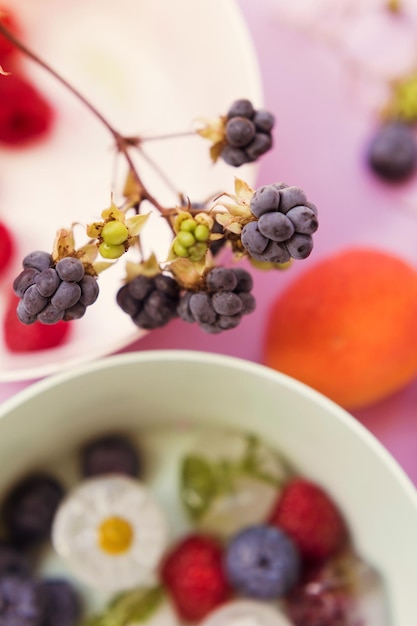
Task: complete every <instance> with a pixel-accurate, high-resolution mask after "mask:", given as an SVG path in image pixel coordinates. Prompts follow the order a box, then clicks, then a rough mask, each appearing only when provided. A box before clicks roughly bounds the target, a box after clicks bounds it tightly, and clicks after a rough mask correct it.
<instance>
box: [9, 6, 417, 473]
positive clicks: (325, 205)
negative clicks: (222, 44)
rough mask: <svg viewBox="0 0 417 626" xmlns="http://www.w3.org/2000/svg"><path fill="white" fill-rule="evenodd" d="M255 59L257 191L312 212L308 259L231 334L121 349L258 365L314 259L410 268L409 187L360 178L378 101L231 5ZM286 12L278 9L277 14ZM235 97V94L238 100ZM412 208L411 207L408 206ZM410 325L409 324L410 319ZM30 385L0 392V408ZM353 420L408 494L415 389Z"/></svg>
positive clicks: (416, 230) (254, 11)
mask: <svg viewBox="0 0 417 626" xmlns="http://www.w3.org/2000/svg"><path fill="white" fill-rule="evenodd" d="M238 4H239V5H240V7H241V9H242V11H243V15H244V18H245V20H246V21H247V26H248V29H249V31H250V34H251V36H252V39H253V42H254V46H255V49H256V53H257V55H258V59H259V64H260V70H261V74H262V79H263V84H264V100H265V106H266V108H268V109H270V110H271V111H273V112H274V113H275V115H276V117H277V125H276V130H275V146H274V149H273V151H272V152H271V153H269V154H268V155H266V156H265V157H264V158H263V160H262V162H261V167H260V171H259V176H258V181H257V183H258V184H259V185H261V184H266V183H270V182H275V181H278V180H282V181H285V182H287V183H289V184H296V185H299V186H301V187H302V188H303V189H304V190H305V191H306V193H307V195H308V197H309V199H310V200H312V201H313V202H314V203H315V204H317V206H318V207H319V210H320V229H319V231H318V232H317V236H316V238H315V242H316V243H315V249H314V251H313V254H312V256H311V257H310V259H309V260H308V261H306V262H304V263H295V264H294V266H293V267H292V268H291V270H290V271H288V272H268V273H266V272H260V271H257V272H256V271H252V270H251V271H252V273H253V275H254V277H255V288H254V294H255V296H256V298H257V303H258V306H257V310H256V312H255V313H254V314H252V315H251V316H248V317H247V318H246V319H244V320H243V322H242V324H241V325H240V327H239V328H238V329H236V330H232V331H228V332H226V333H223V334H222V335H220V336H219V335H217V336H209V335H206V334H204V333H202V332H201V331H200V330H199V329H198V328H197V327H194V326H192V325H188V324H185V323H182V322H181V321H175V322H173V323H171V324H170V325H169V326H168V327H166V328H163V329H160V330H156V331H153V332H152V333H151V334H149V335H147V336H146V337H145V338H144V339H141V340H140V341H138V342H136V343H135V344H133V345H131V346H130V347H129V348H128V349H126V350H124V352H127V351H133V350H154V349H193V350H204V351H208V352H215V353H221V354H227V355H233V356H238V357H242V358H245V359H248V360H251V361H255V362H261V360H262V350H261V347H262V341H263V329H264V321H265V316H266V314H267V311H268V308H269V306H270V303H271V302H272V301H273V300H274V299H275V298H276V296H277V295H278V294H279V293H280V291H281V290H282V289H283V288H284V287H285V285H286V284H288V282H290V281H292V280H293V279H294V278H295V277H296V276H297V274H298V273H299V272H302V271H303V269H304V268H305V267H306V265H305V263H313V262H315V261H317V260H319V259H320V258H321V257H323V256H325V255H327V254H329V253H331V252H334V251H336V250H338V249H341V248H345V247H348V246H351V245H357V244H361V245H366V246H368V245H372V246H378V247H381V248H383V249H386V250H391V251H394V252H397V253H399V254H401V255H402V256H403V257H404V258H405V259H406V260H408V261H410V262H411V263H413V264H414V265H416V266H417V209H413V208H412V206H411V208H410V206H408V205H407V203H406V202H405V201H404V198H405V197H407V198H408V199H411V201H413V200H412V199H413V197H414V196H415V197H416V198H417V191H416V189H417V186H416V183H415V182H413V181H412V182H411V183H410V184H407V185H405V186H401V187H395V188H392V187H387V186H386V185H383V184H381V183H379V182H377V181H376V180H374V179H373V177H372V176H371V175H370V174H369V172H368V171H367V169H366V167H365V165H364V161H363V151H364V147H365V145H366V141H367V138H368V137H369V136H370V135H371V133H372V128H373V125H374V124H375V116H374V115H373V105H374V103H375V102H376V99H377V95H378V93H379V91H378V92H376V91H375V89H374V87H375V86H374V85H369V84H368V82H366V83H365V85H364V84H360V85H358V83H357V82H355V81H352V80H351V79H350V78H349V75H348V73H347V68H346V65H345V64H343V63H341V61H340V57H338V56H337V55H335V54H332V53H330V52H329V49H328V48H327V47H326V46H325V45H324V44H323V43H320V42H317V41H316V42H314V41H313V40H312V39H311V38H309V37H306V36H305V35H302V34H301V33H300V32H297V31H294V30H293V29H291V28H289V27H288V26H286V25H284V24H283V23H282V21H281V20H280V19H279V18H278V14H277V12H276V11H275V9H274V0H257V2H253V0H238ZM281 4H285V3H281V2H280V1H277V6H278V5H281ZM241 96H242V97H243V96H244V94H237V97H241ZM415 205H416V207H417V200H416V202H415ZM416 323H417V320H416ZM29 384H31V382H26V383H4V384H1V385H0V402H1V401H4V400H5V399H7V398H9V397H11V396H13V395H14V394H16V393H17V392H19V390H21V389H23V388H25V387H26V386H28V385H29ZM354 417H355V418H356V419H358V420H359V421H360V422H362V424H363V425H364V426H365V427H367V428H368V429H369V430H370V431H371V432H372V433H373V434H374V435H375V436H376V437H377V438H378V439H379V440H380V441H381V442H382V444H383V445H384V446H385V447H386V448H387V449H388V450H389V451H390V452H391V453H392V455H393V456H394V457H395V458H396V459H397V461H398V462H399V464H400V465H401V466H402V467H403V469H404V470H405V472H406V473H407V474H408V475H409V477H410V478H411V479H412V481H413V482H414V484H415V485H417V380H416V382H414V383H412V384H411V385H409V386H407V387H406V388H405V389H403V390H402V391H400V392H399V393H397V394H395V395H393V396H391V397H390V398H389V399H387V400H386V401H384V402H381V403H378V404H375V405H374V406H372V407H370V408H367V409H363V410H361V411H357V412H355V414H354Z"/></svg>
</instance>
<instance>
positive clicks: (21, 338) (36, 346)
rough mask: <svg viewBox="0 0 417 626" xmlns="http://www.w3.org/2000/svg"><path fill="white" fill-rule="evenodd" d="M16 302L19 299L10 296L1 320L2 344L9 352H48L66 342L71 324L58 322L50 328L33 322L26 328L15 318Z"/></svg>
mask: <svg viewBox="0 0 417 626" xmlns="http://www.w3.org/2000/svg"><path fill="white" fill-rule="evenodd" d="M18 302H19V298H18V297H17V296H15V294H14V293H13V294H11V296H10V299H9V302H8V306H7V310H6V315H5V317H4V320H3V335H4V342H5V344H6V347H7V348H8V350H10V352H35V351H37V350H48V349H49V348H55V347H56V346H59V345H61V344H63V343H64V342H65V341H67V340H68V335H69V332H70V330H71V322H59V323H58V324H54V325H51V326H46V325H44V324H41V323H40V322H35V323H34V324H31V325H30V326H26V325H25V324H22V323H21V322H20V321H19V320H18V318H17V315H16V307H17V304H18Z"/></svg>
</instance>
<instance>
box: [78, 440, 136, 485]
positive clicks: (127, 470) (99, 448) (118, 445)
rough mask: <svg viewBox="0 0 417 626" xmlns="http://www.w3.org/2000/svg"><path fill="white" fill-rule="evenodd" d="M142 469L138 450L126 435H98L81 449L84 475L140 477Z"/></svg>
mask: <svg viewBox="0 0 417 626" xmlns="http://www.w3.org/2000/svg"><path fill="white" fill-rule="evenodd" d="M141 470H142V468H141V463H140V458H139V454H138V451H137V449H136V448H135V446H134V445H133V443H132V442H131V440H130V439H129V438H128V437H125V436H124V435H117V434H109V435H105V436H102V437H98V438H96V439H94V440H93V441H90V442H88V443H87V444H86V445H85V446H84V447H83V448H82V450H81V472H82V474H83V476H86V477H89V476H98V475H101V474H127V475H128V476H134V477H138V476H139V474H140V473H141Z"/></svg>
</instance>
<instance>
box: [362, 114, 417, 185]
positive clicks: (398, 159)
mask: <svg viewBox="0 0 417 626" xmlns="http://www.w3.org/2000/svg"><path fill="white" fill-rule="evenodd" d="M366 159H367V163H368V165H369V167H370V168H371V170H372V171H373V172H374V173H375V174H376V175H377V176H378V177H379V178H381V179H382V180H386V181H390V182H400V181H403V180H406V179H407V178H409V177H410V176H411V175H412V174H413V173H414V172H415V170H416V164H417V145H416V141H415V139H414V136H413V134H412V130H411V128H410V126H409V125H408V124H405V123H403V122H399V121H393V122H388V123H387V124H385V125H384V126H382V127H381V128H380V129H379V130H378V132H377V133H376V135H375V136H374V137H373V138H372V140H371V142H370V144H369V146H368V149H367V155H366Z"/></svg>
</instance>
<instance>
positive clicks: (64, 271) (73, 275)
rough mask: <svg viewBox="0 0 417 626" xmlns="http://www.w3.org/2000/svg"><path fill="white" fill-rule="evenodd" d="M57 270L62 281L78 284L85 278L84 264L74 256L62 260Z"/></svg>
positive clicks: (57, 265)
mask: <svg viewBox="0 0 417 626" xmlns="http://www.w3.org/2000/svg"><path fill="white" fill-rule="evenodd" d="M55 269H56V272H57V274H58V276H59V277H60V279H61V280H65V281H67V282H70V283H78V282H79V281H80V280H81V279H82V278H83V276H84V271H85V270H84V265H83V264H82V262H81V261H80V260H79V259H76V258H74V257H72V256H67V257H65V258H63V259H60V260H59V261H58V262H57V264H56V266H55Z"/></svg>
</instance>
